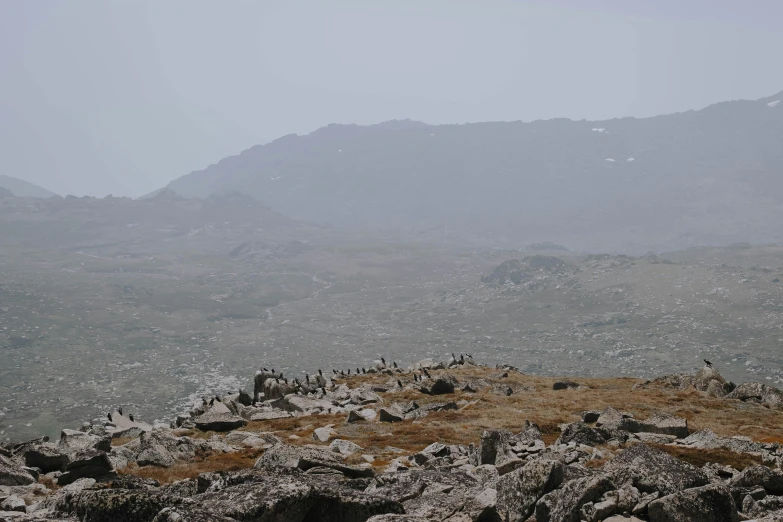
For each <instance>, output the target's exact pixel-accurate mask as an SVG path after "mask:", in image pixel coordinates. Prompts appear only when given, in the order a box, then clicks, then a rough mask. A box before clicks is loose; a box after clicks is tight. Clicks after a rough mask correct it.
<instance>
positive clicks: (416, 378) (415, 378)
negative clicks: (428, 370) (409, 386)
mask: <svg viewBox="0 0 783 522" xmlns="http://www.w3.org/2000/svg"><path fill="white" fill-rule="evenodd" d="M418 380H419V376H418V375H416V374H415V373H414V374H413V382H416V381H418Z"/></svg>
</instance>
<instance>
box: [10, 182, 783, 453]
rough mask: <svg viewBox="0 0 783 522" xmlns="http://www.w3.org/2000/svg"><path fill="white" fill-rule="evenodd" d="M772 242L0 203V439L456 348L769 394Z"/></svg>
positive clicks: (778, 378) (773, 323)
mask: <svg viewBox="0 0 783 522" xmlns="http://www.w3.org/2000/svg"><path fill="white" fill-rule="evenodd" d="M782 279H783V248H781V247H779V246H775V245H749V244H737V245H732V246H728V247H722V248H717V247H716V248H711V247H703V248H698V249H696V248H694V249H688V250H682V251H672V252H662V253H658V254H650V255H642V256H627V255H620V254H595V253H593V254H591V253H587V252H577V251H570V250H568V249H566V248H564V247H561V246H558V245H554V244H551V243H550V244H547V243H543V244H542V243H536V244H530V245H528V246H520V247H519V248H514V249H490V248H484V247H480V246H475V245H472V246H471V245H469V244H449V243H437V242H435V243H431V242H425V241H412V240H410V239H407V238H405V237H401V236H398V235H394V234H391V233H388V234H385V235H383V236H379V235H377V234H366V235H365V234H362V233H348V232H346V231H345V230H338V229H332V228H326V227H322V226H318V225H313V224H310V223H304V222H297V221H294V220H291V219H288V218H286V217H284V216H281V215H279V214H277V213H275V212H273V211H272V210H270V209H269V208H268V207H267V206H265V205H263V204H261V203H259V202H258V201H256V200H254V199H252V198H250V197H248V196H241V195H237V194H223V195H219V196H212V197H210V198H208V199H206V200H194V199H185V198H181V197H178V196H176V195H174V194H171V193H168V194H167V193H161V194H159V195H158V196H157V197H155V198H149V199H145V200H139V201H134V200H130V199H127V198H103V199H96V198H51V199H47V200H42V199H28V198H10V199H0V394H2V396H3V398H4V399H5V400H4V401H2V402H0V440H4V439H5V440H23V439H32V438H35V437H41V436H43V435H48V436H50V437H52V438H55V437H57V436H58V434H59V433H60V431H61V429H62V428H64V427H66V428H78V427H79V424H80V422H81V421H82V420H83V419H85V418H93V417H95V416H96V415H103V414H104V413H105V412H106V411H108V410H110V409H112V408H117V407H124V408H125V409H126V410H127V411H132V412H133V413H134V414H135V415H136V417H137V418H139V419H144V420H145V421H147V422H149V423H151V424H152V423H154V422H155V421H156V420H160V421H164V420H171V419H173V418H174V415H175V414H176V413H177V412H178V411H179V410H180V409H181V408H182V407H183V406H184V405H185V404H187V403H189V402H190V401H191V400H193V399H194V398H197V397H201V396H204V395H215V394H225V393H228V392H229V391H231V390H234V389H236V388H237V387H238V386H239V385H240V383H241V382H242V379H243V376H244V375H246V373H247V368H248V365H249V364H250V365H252V366H255V365H256V363H260V362H261V361H269V360H274V361H276V366H277V368H276V369H277V370H278V371H281V370H282V371H284V372H286V373H290V374H296V375H298V376H300V378H301V377H302V376H303V375H304V373H303V372H305V371H309V370H310V369H312V367H313V366H316V365H320V366H322V367H324V368H347V367H348V366H349V365H356V364H359V365H360V366H361V365H364V366H366V365H368V364H369V363H371V362H372V361H373V360H375V359H377V358H378V357H379V356H381V355H383V356H385V357H387V358H389V359H393V360H398V361H402V360H407V361H410V360H418V359H423V358H428V357H429V358H434V359H440V358H442V357H443V356H444V354H448V353H450V352H457V353H460V352H461V353H471V354H473V355H474V356H476V357H477V358H478V359H479V360H482V361H485V362H487V363H491V364H503V363H510V364H513V365H514V366H516V367H518V368H520V369H521V370H522V371H524V372H525V373H530V374H536V375H548V376H553V375H576V376H580V377H613V376H629V377H637V378H652V377H655V376H657V375H662V374H667V373H672V372H693V371H695V370H697V369H698V366H699V364H701V360H702V359H705V358H706V359H708V360H710V361H712V362H713V363H715V364H716V365H719V366H720V368H721V371H722V373H723V374H724V375H725V376H726V377H727V378H728V379H731V380H734V381H736V382H742V381H748V380H755V381H762V382H767V383H768V384H771V385H774V386H780V385H781V383H782V382H783V373H781V367H782V366H783V364H782V363H783V358H781V352H780V346H781V343H783V284H781V283H780V281H781V280H782Z"/></svg>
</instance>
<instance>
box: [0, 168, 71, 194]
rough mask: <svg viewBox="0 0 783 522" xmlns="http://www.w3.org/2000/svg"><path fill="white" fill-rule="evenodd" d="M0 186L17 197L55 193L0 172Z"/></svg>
mask: <svg viewBox="0 0 783 522" xmlns="http://www.w3.org/2000/svg"><path fill="white" fill-rule="evenodd" d="M0 187H2V188H5V189H8V190H10V191H11V192H12V193H13V194H14V195H15V196H16V197H19V198H50V197H52V196H56V195H57V194H55V193H54V192H51V191H49V190H46V189H45V188H43V187H39V186H38V185H35V184H33V183H30V182H27V181H24V180H22V179H19V178H12V177H11V176H3V175H2V174H0Z"/></svg>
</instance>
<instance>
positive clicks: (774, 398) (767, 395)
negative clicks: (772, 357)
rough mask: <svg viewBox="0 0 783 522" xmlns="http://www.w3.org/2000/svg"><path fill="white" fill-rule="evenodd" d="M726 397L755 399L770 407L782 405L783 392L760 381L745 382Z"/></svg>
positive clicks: (742, 399)
mask: <svg viewBox="0 0 783 522" xmlns="http://www.w3.org/2000/svg"><path fill="white" fill-rule="evenodd" d="M726 398H727V399H739V400H741V401H755V402H759V403H761V404H766V405H768V406H772V407H776V408H777V407H780V406H783V392H781V391H780V390H779V389H777V388H775V387H774V386H770V385H768V384H764V383H761V382H745V383H742V384H740V385H739V386H737V387H736V388H735V389H734V391H732V392H731V393H729V394H728V395H726Z"/></svg>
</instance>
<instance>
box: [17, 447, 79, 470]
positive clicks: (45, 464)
mask: <svg viewBox="0 0 783 522" xmlns="http://www.w3.org/2000/svg"><path fill="white" fill-rule="evenodd" d="M23 458H24V463H25V466H28V467H31V468H38V469H40V470H41V472H42V473H49V472H51V471H64V470H65V467H66V466H67V465H68V462H69V460H70V459H69V458H68V455H66V454H64V453H62V452H60V450H59V449H58V448H57V445H56V444H53V443H51V442H45V443H43V444H40V445H38V446H35V447H32V448H29V449H27V450H26V451H25V452H24V454H23Z"/></svg>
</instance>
